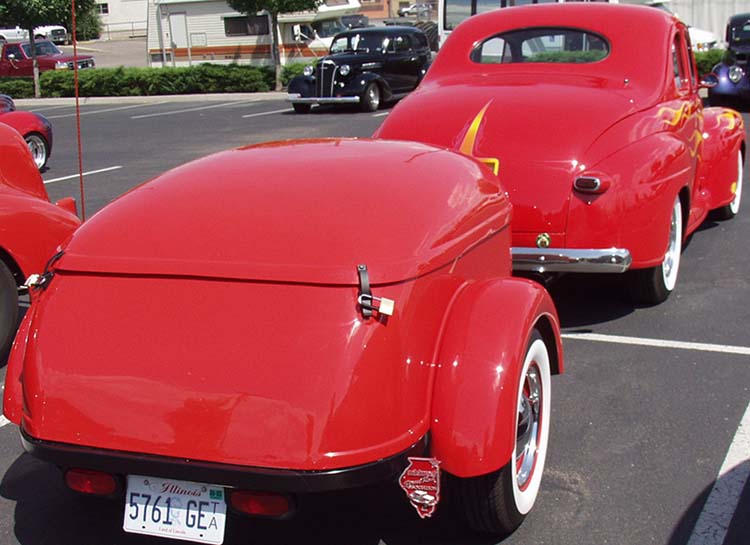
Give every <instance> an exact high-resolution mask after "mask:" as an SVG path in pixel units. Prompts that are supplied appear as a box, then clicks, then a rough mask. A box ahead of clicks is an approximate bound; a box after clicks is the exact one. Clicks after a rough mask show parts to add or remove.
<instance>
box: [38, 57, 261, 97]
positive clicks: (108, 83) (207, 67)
mask: <svg viewBox="0 0 750 545" xmlns="http://www.w3.org/2000/svg"><path fill="white" fill-rule="evenodd" d="M272 78H273V74H270V77H269V71H268V69H266V68H263V67H258V66H245V65H243V66H240V65H237V64H231V65H226V66H223V65H216V64H199V65H196V66H191V67H179V68H169V67H167V68H125V67H122V66H120V67H118V68H96V69H94V70H82V71H80V72H79V73H78V82H79V92H80V95H81V96H137V95H179V94H201V93H254V92H260V91H268V90H269V89H270V88H271V85H270V84H269V81H270V80H271V79H272ZM41 87H42V95H43V96H45V97H71V96H74V78H73V72H71V71H67V70H49V71H47V72H43V73H42V75H41Z"/></svg>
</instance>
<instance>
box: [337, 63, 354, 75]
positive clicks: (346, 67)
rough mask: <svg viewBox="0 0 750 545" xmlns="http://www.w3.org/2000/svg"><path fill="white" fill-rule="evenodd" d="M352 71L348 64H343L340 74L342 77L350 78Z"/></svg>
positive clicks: (340, 67)
mask: <svg viewBox="0 0 750 545" xmlns="http://www.w3.org/2000/svg"><path fill="white" fill-rule="evenodd" d="M351 71H352V67H351V66H349V65H348V64H342V65H341V66H339V74H341V75H342V76H348V75H349V72H351Z"/></svg>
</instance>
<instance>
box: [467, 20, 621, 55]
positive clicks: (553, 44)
mask: <svg viewBox="0 0 750 545" xmlns="http://www.w3.org/2000/svg"><path fill="white" fill-rule="evenodd" d="M608 54H609V43H607V41H606V40H605V39H604V38H603V37H601V36H599V35H598V34H594V33H592V32H588V31H585V30H578V29H569V28H525V29H522V30H512V31H510V32H504V33H502V34H496V35H495V36H492V37H490V38H487V39H486V40H484V41H483V42H481V43H479V45H477V46H476V48H475V49H474V51H473V52H472V54H471V60H472V61H474V62H477V63H480V64H507V63H521V62H524V63H529V62H544V63H587V62H596V61H599V60H601V59H603V58H604V57H606V56H607V55H608Z"/></svg>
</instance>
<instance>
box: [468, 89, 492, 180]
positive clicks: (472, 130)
mask: <svg viewBox="0 0 750 545" xmlns="http://www.w3.org/2000/svg"><path fill="white" fill-rule="evenodd" d="M491 103H492V101H491V100H490V101H489V102H488V103H487V104H485V105H484V108H482V109H481V110H480V111H479V113H478V114H477V115H476V117H475V118H474V121H472V122H471V125H469V129H468V130H467V131H466V135H465V136H464V139H463V140H462V141H461V145H460V146H459V148H458V151H460V152H461V153H463V154H464V155H468V156H470V157H474V158H476V159H477V160H478V161H481V162H482V163H484V164H485V165H487V166H488V167H490V168H491V169H492V172H494V173H495V176H497V173H498V172H500V160H499V159H497V158H495V157H476V156H475V155H474V145H475V144H476V140H477V133H478V132H479V127H480V126H481V124H482V120H483V119H484V113H485V112H486V111H487V108H489V107H490V104H491Z"/></svg>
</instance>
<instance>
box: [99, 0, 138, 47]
mask: <svg viewBox="0 0 750 545" xmlns="http://www.w3.org/2000/svg"><path fill="white" fill-rule="evenodd" d="M146 9H147V0H96V10H97V12H98V13H99V18H100V19H101V21H102V37H103V38H110V37H112V35H113V34H118V35H121V34H127V35H128V36H145V35H146Z"/></svg>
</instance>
